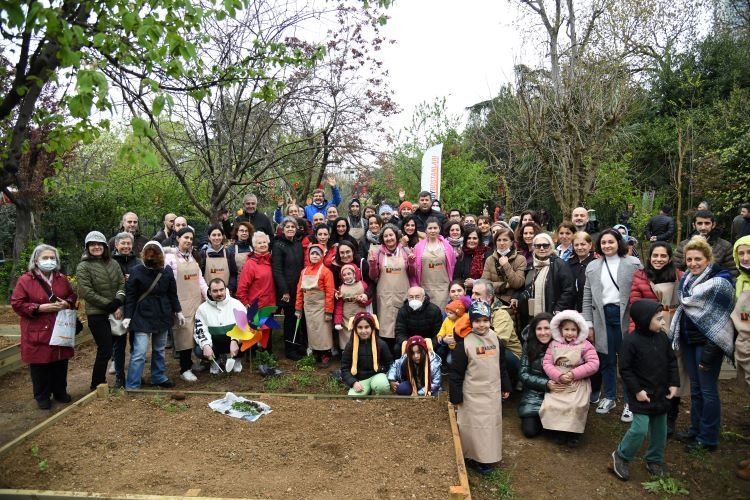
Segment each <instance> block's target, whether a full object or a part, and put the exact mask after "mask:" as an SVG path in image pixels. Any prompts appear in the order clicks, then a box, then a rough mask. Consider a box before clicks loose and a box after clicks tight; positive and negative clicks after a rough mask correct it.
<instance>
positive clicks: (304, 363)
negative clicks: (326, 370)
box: [296, 354, 318, 371]
mask: <svg viewBox="0 0 750 500" xmlns="http://www.w3.org/2000/svg"><path fill="white" fill-rule="evenodd" d="M317 365H318V362H317V361H316V360H315V355H313V354H308V355H306V356H304V357H303V358H302V359H300V360H299V361H297V363H296V366H297V369H298V370H304V369H305V368H312V369H313V371H314V370H315V368H316V367H317Z"/></svg>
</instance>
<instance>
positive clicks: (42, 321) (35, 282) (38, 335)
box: [10, 272, 77, 364]
mask: <svg viewBox="0 0 750 500" xmlns="http://www.w3.org/2000/svg"><path fill="white" fill-rule="evenodd" d="M41 279H42V278H41V277H39V276H38V275H36V273H35V272H28V273H23V275H21V277H20V278H18V281H17V282H16V286H15V288H13V295H12V296H11V299H10V304H11V306H12V307H13V310H14V311H15V312H16V314H18V315H19V316H20V317H21V360H22V361H23V362H24V363H28V364H43V363H52V362H54V361H62V360H64V359H70V358H72V357H73V352H74V351H73V348H72V347H60V346H52V345H49V341H50V338H51V337H52V330H53V329H54V327H55V318H56V317H57V313H40V312H39V306H40V305H42V304H48V303H49V295H48V294H47V292H46V289H45V288H44V287H43V286H42V284H41V282H40V280H41ZM52 293H54V294H55V295H56V296H57V297H58V298H60V299H62V300H64V301H66V302H67V303H68V304H70V307H75V303H76V299H77V297H76V294H75V293H74V292H73V288H72V287H71V286H70V282H68V278H66V277H65V275H64V274H62V273H54V275H53V278H52Z"/></svg>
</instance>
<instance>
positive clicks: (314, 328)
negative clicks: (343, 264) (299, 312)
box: [300, 262, 333, 351]
mask: <svg viewBox="0 0 750 500" xmlns="http://www.w3.org/2000/svg"><path fill="white" fill-rule="evenodd" d="M323 267H325V266H324V264H323V263H322V262H321V264H320V267H319V268H318V272H317V273H315V274H303V275H302V278H301V280H302V281H301V284H300V288H301V289H302V293H303V294H304V305H303V307H304V310H305V324H306V325H307V346H308V347H309V348H310V349H312V350H314V351H327V350H329V349H331V348H332V347H333V332H332V325H331V322H330V321H326V320H325V307H326V294H325V292H324V291H323V290H321V289H320V288H319V287H318V279H319V278H320V272H321V271H322V270H323Z"/></svg>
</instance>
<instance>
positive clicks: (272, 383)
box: [263, 375, 294, 392]
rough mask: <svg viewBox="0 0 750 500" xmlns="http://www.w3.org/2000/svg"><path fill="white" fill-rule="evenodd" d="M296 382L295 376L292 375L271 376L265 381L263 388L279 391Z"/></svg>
mask: <svg viewBox="0 0 750 500" xmlns="http://www.w3.org/2000/svg"><path fill="white" fill-rule="evenodd" d="M293 383H294V377H292V376H290V375H280V376H278V377H271V378H269V379H266V381H265V382H263V390H264V391H266V392H279V391H281V390H282V389H286V388H287V387H289V386H290V385H292V384H293Z"/></svg>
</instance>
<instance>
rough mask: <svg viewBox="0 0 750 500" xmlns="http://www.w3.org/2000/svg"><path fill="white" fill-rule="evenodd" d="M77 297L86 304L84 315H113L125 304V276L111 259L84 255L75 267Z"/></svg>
mask: <svg viewBox="0 0 750 500" xmlns="http://www.w3.org/2000/svg"><path fill="white" fill-rule="evenodd" d="M76 277H77V278H78V297H79V298H81V299H83V300H84V302H85V304H86V314H87V315H89V316H91V315H105V314H110V313H113V312H115V311H116V310H117V308H118V307H120V306H121V305H122V304H123V303H124V302H125V276H124V275H123V274H122V270H121V269H120V265H119V264H118V263H117V262H115V261H114V260H113V259H112V258H109V259H107V260H104V259H101V258H92V257H90V256H89V255H88V254H86V253H84V256H83V259H82V260H81V262H79V263H78V266H77V267H76Z"/></svg>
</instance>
